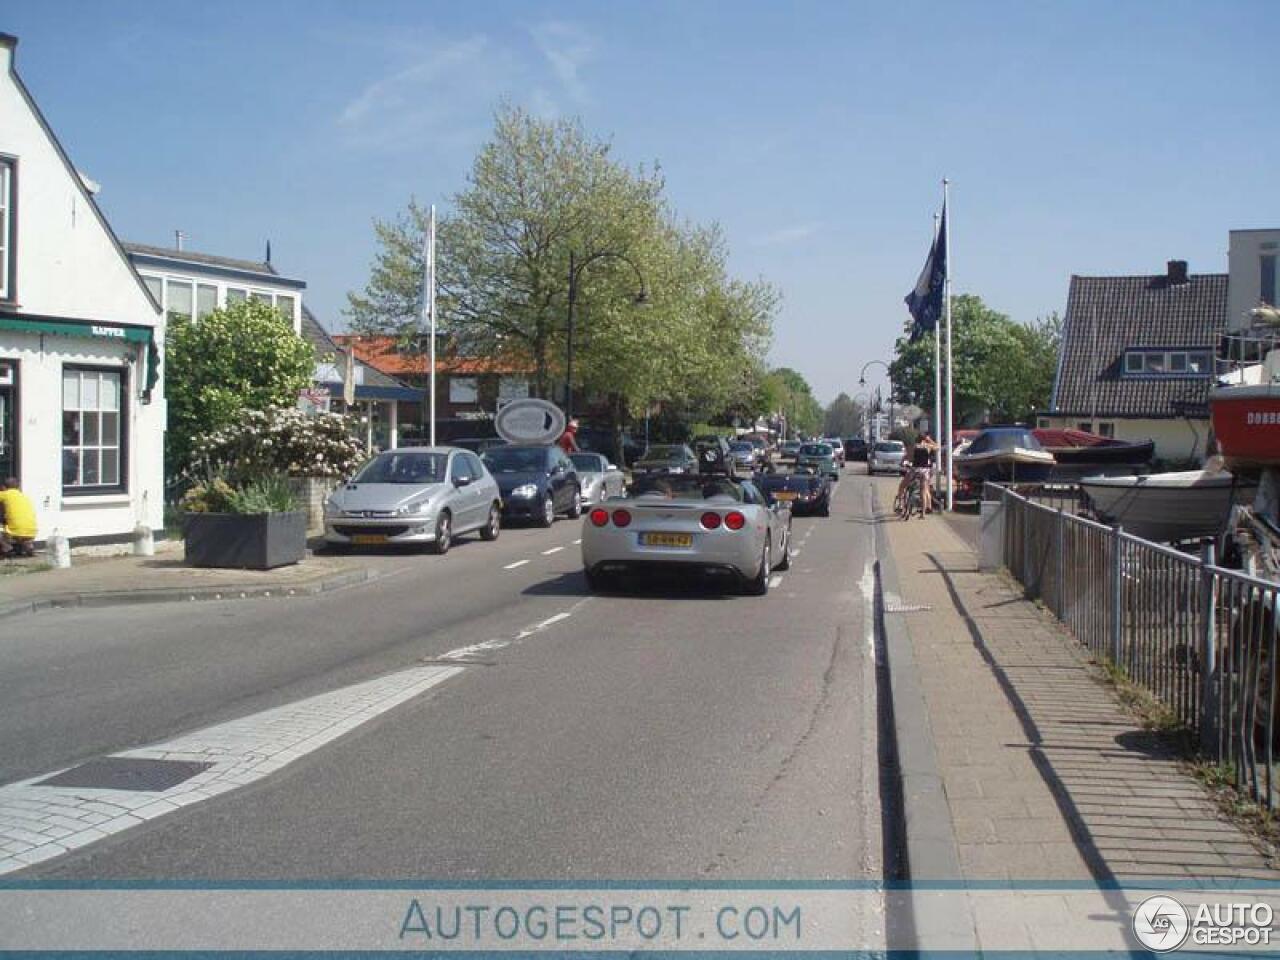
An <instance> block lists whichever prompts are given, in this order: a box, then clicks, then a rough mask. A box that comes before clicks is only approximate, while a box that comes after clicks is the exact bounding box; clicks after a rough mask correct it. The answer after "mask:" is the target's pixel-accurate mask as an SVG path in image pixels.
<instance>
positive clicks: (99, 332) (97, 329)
mask: <svg viewBox="0 0 1280 960" xmlns="http://www.w3.org/2000/svg"><path fill="white" fill-rule="evenodd" d="M90 330H91V332H92V333H93V335H94V336H95V337H116V338H117V339H120V340H123V339H124V329H123V328H122V327H104V326H101V325H99V324H96V323H95V324H93V325H92V326H91V327H90Z"/></svg>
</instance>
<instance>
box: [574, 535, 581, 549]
mask: <svg viewBox="0 0 1280 960" xmlns="http://www.w3.org/2000/svg"><path fill="white" fill-rule="evenodd" d="M580 543H582V538H581V537H579V538H578V539H577V540H575V541H573V545H574V546H575V547H576V546H578V544H580Z"/></svg>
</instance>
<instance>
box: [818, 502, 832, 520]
mask: <svg viewBox="0 0 1280 960" xmlns="http://www.w3.org/2000/svg"><path fill="white" fill-rule="evenodd" d="M818 516H820V517H829V516H831V501H830V500H827V501H826V502H825V503H823V505H822V506H821V507H819V508H818Z"/></svg>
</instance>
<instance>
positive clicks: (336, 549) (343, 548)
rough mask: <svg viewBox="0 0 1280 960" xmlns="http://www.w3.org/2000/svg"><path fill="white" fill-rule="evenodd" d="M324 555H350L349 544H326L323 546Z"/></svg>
mask: <svg viewBox="0 0 1280 960" xmlns="http://www.w3.org/2000/svg"><path fill="white" fill-rule="evenodd" d="M324 552H325V553H350V552H351V544H349V543H328V542H326V543H325V545H324Z"/></svg>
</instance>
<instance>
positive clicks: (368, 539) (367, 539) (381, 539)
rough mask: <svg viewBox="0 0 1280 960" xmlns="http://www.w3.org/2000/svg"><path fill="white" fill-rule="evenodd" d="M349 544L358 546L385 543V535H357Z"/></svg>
mask: <svg viewBox="0 0 1280 960" xmlns="http://www.w3.org/2000/svg"><path fill="white" fill-rule="evenodd" d="M351 542H352V543H358V544H373V543H386V542H387V537H386V534H382V533H357V534H356V535H355V536H354V537H352V538H351Z"/></svg>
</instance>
